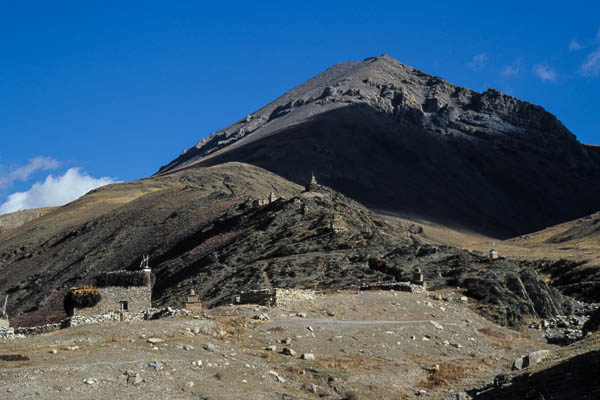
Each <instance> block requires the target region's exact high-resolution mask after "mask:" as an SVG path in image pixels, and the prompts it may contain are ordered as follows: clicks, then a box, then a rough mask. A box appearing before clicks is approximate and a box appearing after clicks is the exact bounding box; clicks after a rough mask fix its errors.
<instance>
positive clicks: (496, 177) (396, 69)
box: [159, 55, 600, 237]
mask: <svg viewBox="0 0 600 400" xmlns="http://www.w3.org/2000/svg"><path fill="white" fill-rule="evenodd" d="M227 161H242V162H247V163H250V164H253V165H257V166H260V167H262V168H265V169H267V170H269V171H272V172H274V173H276V174H278V175H281V176H283V177H285V178H287V179H289V180H291V181H293V182H296V183H302V182H303V181H304V180H305V179H306V176H307V175H308V174H310V173H311V172H315V174H317V176H319V180H320V181H322V182H323V183H325V184H326V185H328V186H330V187H332V188H334V189H336V190H338V191H340V192H341V193H344V194H345V195H347V196H349V197H352V198H354V199H356V200H359V201H361V202H362V203H364V204H366V205H367V206H369V207H371V208H376V209H381V210H386V211H389V212H394V213H398V214H401V215H404V216H412V217H417V218H423V219H426V220H430V221H435V222H440V223H442V224H443V225H446V226H455V227H463V228H468V229H471V230H474V231H477V232H482V233H487V234H492V235H496V236H504V237H508V236H515V235H516V234H522V233H526V232H532V231H535V230H538V229H541V228H543V227H546V226H548V225H553V224H556V223H559V222H563V221H566V220H568V219H574V218H577V217H581V216H583V215H586V214H590V213H591V212H593V211H596V210H597V204H598V201H599V200H600V189H599V188H597V185H594V183H593V182H597V181H598V178H599V177H600V151H599V149H598V148H597V147H595V146H586V145H582V144H580V143H579V142H578V141H577V139H576V138H575V136H574V135H573V134H572V133H570V132H569V130H568V129H567V128H565V127H564V125H563V124H562V123H561V122H560V121H559V120H558V119H557V118H556V117H555V116H553V115H552V114H550V113H548V112H547V111H545V110H544V109H543V108H542V107H540V106H536V105H533V104H530V103H527V102H525V101H521V100H519V99H517V98H514V97H511V96H508V95H506V94H503V93H501V92H499V91H497V90H494V89H489V90H487V91H485V92H483V93H478V92H475V91H473V90H469V89H466V88H463V87H460V86H456V85H453V84H451V83H449V82H447V81H445V80H444V79H442V78H440V77H435V76H431V75H428V74H426V73H424V72H421V71H419V70H417V69H415V68H412V67H409V66H407V65H404V64H402V63H400V62H398V61H396V60H394V59H392V58H390V57H388V56H386V55H383V56H381V57H374V58H369V59H366V60H364V61H362V62H346V63H341V64H338V65H335V66H333V67H331V68H330V69H328V70H327V71H325V72H323V73H321V74H319V75H317V76H316V77H314V78H312V79H310V80H309V81H307V82H306V83H304V84H301V85H299V86H298V87H296V88H294V89H292V90H290V91H289V92H287V93H286V94H284V95H283V96H281V97H280V98H278V99H276V100H275V101H274V102H272V103H270V104H268V105H267V106H265V107H263V108H261V109H260V110H258V111H256V112H254V113H252V114H249V115H248V116H247V117H245V118H244V119H242V120H240V121H238V122H236V123H234V124H232V125H230V126H228V127H226V128H224V129H222V130H220V131H218V132H216V133H214V134H211V135H210V136H208V138H206V139H201V140H200V141H199V142H198V143H197V144H196V145H195V146H194V147H192V148H190V149H188V150H186V151H185V152H184V153H183V154H181V155H180V156H179V157H178V158H177V159H175V160H173V161H172V162H171V163H169V164H167V165H165V166H164V167H162V168H161V169H160V170H159V174H165V173H168V172H170V171H174V170H178V169H181V168H186V167H191V166H201V165H204V166H205V165H215V164H219V163H223V162H227Z"/></svg>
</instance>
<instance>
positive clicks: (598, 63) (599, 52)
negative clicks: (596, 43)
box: [581, 47, 600, 77]
mask: <svg viewBox="0 0 600 400" xmlns="http://www.w3.org/2000/svg"><path fill="white" fill-rule="evenodd" d="M581 73H582V74H583V75H585V76H590V77H596V76H598V75H600V47H599V48H597V49H596V50H595V51H594V52H592V53H590V54H588V56H587V58H586V59H585V62H584V63H583V64H581Z"/></svg>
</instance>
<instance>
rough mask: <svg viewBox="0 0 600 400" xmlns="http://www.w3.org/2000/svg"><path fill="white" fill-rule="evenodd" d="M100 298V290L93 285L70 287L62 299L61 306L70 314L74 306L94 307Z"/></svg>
mask: <svg viewBox="0 0 600 400" xmlns="http://www.w3.org/2000/svg"><path fill="white" fill-rule="evenodd" d="M101 299H102V296H101V295H100V291H99V290H98V288H97V287H95V286H80V287H72V288H71V289H69V291H68V292H67V294H66V296H65V298H64V300H63V306H64V309H65V312H66V313H67V314H71V312H72V310H73V309H74V308H75V307H77V308H87V307H94V306H95V305H96V304H98V302H100V300H101Z"/></svg>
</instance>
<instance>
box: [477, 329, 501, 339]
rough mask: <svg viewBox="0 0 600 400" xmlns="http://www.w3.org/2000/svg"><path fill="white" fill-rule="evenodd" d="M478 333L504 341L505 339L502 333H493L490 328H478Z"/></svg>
mask: <svg viewBox="0 0 600 400" xmlns="http://www.w3.org/2000/svg"><path fill="white" fill-rule="evenodd" d="M479 332H481V333H483V334H484V335H488V336H492V337H495V338H499V339H504V338H505V337H506V335H505V334H504V333H502V332H498V331H495V330H493V329H492V328H490V327H485V328H480V329H479Z"/></svg>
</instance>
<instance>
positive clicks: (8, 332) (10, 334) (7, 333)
mask: <svg viewBox="0 0 600 400" xmlns="http://www.w3.org/2000/svg"><path fill="white" fill-rule="evenodd" d="M24 337H25V335H23V334H20V333H15V328H10V327H6V328H0V340H13V339H23V338H24Z"/></svg>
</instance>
